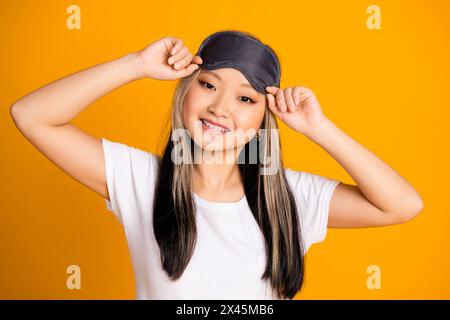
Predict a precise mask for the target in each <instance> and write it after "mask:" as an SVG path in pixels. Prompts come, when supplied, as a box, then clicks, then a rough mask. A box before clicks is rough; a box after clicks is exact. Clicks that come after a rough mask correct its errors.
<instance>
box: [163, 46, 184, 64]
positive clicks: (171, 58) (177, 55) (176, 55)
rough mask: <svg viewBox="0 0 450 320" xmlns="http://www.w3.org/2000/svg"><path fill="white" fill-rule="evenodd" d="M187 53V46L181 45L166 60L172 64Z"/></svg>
mask: <svg viewBox="0 0 450 320" xmlns="http://www.w3.org/2000/svg"><path fill="white" fill-rule="evenodd" d="M187 53H188V48H186V47H183V48H181V50H179V51H178V52H177V53H176V54H174V55H173V56H171V57H170V58H169V60H168V61H167V62H168V63H169V64H174V63H175V62H177V61H180V60H181V59H182V58H183V57H184V56H186V54H187Z"/></svg>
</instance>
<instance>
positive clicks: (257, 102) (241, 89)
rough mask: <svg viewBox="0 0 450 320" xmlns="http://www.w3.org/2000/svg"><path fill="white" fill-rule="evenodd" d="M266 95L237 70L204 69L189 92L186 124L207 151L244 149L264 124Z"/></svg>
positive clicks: (185, 114)
mask: <svg viewBox="0 0 450 320" xmlns="http://www.w3.org/2000/svg"><path fill="white" fill-rule="evenodd" d="M265 109H266V96H265V95H264V94H261V93H259V92H258V91H256V90H255V89H254V88H253V87H252V86H251V84H250V83H249V82H248V80H247V78H245V76H244V75H243V74H242V73H241V72H240V71H239V70H237V69H234V68H221V69H215V70H201V71H200V73H199V75H198V77H197V79H195V81H194V82H193V83H192V86H191V87H190V88H189V91H188V92H187V93H186V96H185V99H184V104H183V123H184V127H185V128H186V129H187V130H188V131H189V133H190V135H191V137H192V138H193V140H194V141H195V143H196V144H197V145H198V146H200V147H201V148H202V149H203V150H207V151H210V150H217V151H226V150H235V149H241V148H242V147H243V146H244V145H245V144H246V143H247V142H248V141H250V140H251V139H252V138H253V137H254V136H255V134H256V133H257V132H258V130H259V128H260V127H261V123H262V120H263V118H264V113H265Z"/></svg>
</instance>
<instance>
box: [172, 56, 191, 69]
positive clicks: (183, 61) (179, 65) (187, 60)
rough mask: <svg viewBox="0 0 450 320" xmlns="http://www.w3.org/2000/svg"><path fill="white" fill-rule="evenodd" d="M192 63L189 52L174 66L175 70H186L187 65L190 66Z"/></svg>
mask: <svg viewBox="0 0 450 320" xmlns="http://www.w3.org/2000/svg"><path fill="white" fill-rule="evenodd" d="M191 61H192V54H191V53H189V52H188V53H187V54H186V56H184V58H183V59H181V60H179V61H177V62H176V63H175V64H174V65H173V66H174V68H175V69H180V68H184V67H186V66H187V65H189V64H190V63H191Z"/></svg>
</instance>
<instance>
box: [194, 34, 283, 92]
mask: <svg viewBox="0 0 450 320" xmlns="http://www.w3.org/2000/svg"><path fill="white" fill-rule="evenodd" d="M196 55H198V56H200V57H201V58H202V60H203V63H202V64H199V67H200V68H202V69H205V70H213V69H219V68H235V69H237V70H239V71H241V72H242V74H243V75H244V76H245V77H246V78H247V80H248V81H249V82H250V84H251V85H252V86H253V87H254V88H255V90H257V91H258V92H260V93H262V94H267V91H266V87H268V86H275V87H279V85H280V77H281V70H280V64H279V61H278V59H277V57H276V56H275V54H274V52H273V51H272V50H271V49H270V48H269V47H267V46H266V45H264V44H262V43H260V42H258V41H257V40H255V39H252V38H251V37H248V36H246V35H242V34H240V33H238V32H235V31H219V32H216V33H213V34H212V35H210V36H208V37H207V38H206V39H205V40H203V42H202V43H201V45H200V48H199V49H198V51H197V53H196Z"/></svg>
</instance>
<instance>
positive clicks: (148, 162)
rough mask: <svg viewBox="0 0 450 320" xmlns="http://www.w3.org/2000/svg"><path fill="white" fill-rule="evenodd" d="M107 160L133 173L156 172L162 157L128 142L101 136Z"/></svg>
mask: <svg viewBox="0 0 450 320" xmlns="http://www.w3.org/2000/svg"><path fill="white" fill-rule="evenodd" d="M101 141H102V145H103V149H104V154H105V161H107V162H109V164H110V165H114V167H115V168H121V169H122V170H125V169H128V172H131V173H141V174H142V173H144V172H147V173H155V170H157V168H158V166H159V163H160V161H161V157H159V156H158V155H156V154H155V153H152V152H149V151H146V150H143V149H140V148H137V147H134V146H130V145H128V144H126V143H122V142H116V141H110V140H108V139H106V138H101Z"/></svg>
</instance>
